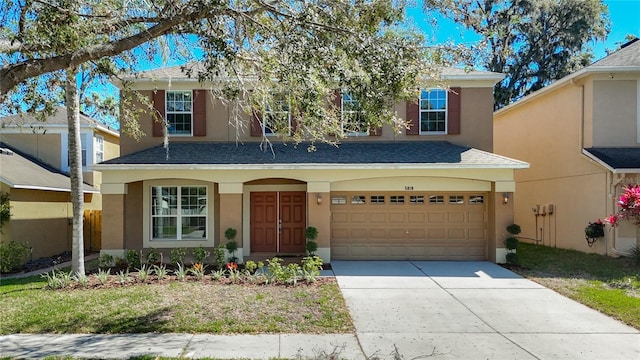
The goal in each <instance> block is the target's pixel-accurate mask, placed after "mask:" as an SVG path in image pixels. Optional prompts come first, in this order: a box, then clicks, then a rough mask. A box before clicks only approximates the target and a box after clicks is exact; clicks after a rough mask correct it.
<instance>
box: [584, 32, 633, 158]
mask: <svg viewBox="0 0 640 360" xmlns="http://www.w3.org/2000/svg"><path fill="white" fill-rule="evenodd" d="M639 43H640V42H639ZM584 150H585V151H586V152H588V153H589V154H591V155H592V157H595V158H597V159H598V160H600V161H601V162H602V163H604V164H606V165H607V166H608V167H609V168H611V169H640V147H592V148H588V149H584Z"/></svg>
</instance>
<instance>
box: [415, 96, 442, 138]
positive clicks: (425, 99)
mask: <svg viewBox="0 0 640 360" xmlns="http://www.w3.org/2000/svg"><path fill="white" fill-rule="evenodd" d="M446 133H447V91H446V90H443V89H425V90H422V91H420V134H446Z"/></svg>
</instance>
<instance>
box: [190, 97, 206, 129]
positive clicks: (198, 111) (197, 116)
mask: <svg viewBox="0 0 640 360" xmlns="http://www.w3.org/2000/svg"><path fill="white" fill-rule="evenodd" d="M206 135H207V92H206V91H205V90H194V91H193V136H206Z"/></svg>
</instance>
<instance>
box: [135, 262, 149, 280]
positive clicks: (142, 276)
mask: <svg viewBox="0 0 640 360" xmlns="http://www.w3.org/2000/svg"><path fill="white" fill-rule="evenodd" d="M149 273H150V271H149V268H148V267H147V264H142V266H141V267H140V268H139V269H138V280H140V282H145V281H147V279H148V278H149Z"/></svg>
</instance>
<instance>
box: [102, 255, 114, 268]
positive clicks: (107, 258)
mask: <svg viewBox="0 0 640 360" xmlns="http://www.w3.org/2000/svg"><path fill="white" fill-rule="evenodd" d="M113 265H115V259H114V258H113V255H109V254H107V253H103V254H100V257H99V258H98V266H99V267H111V266H113Z"/></svg>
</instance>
